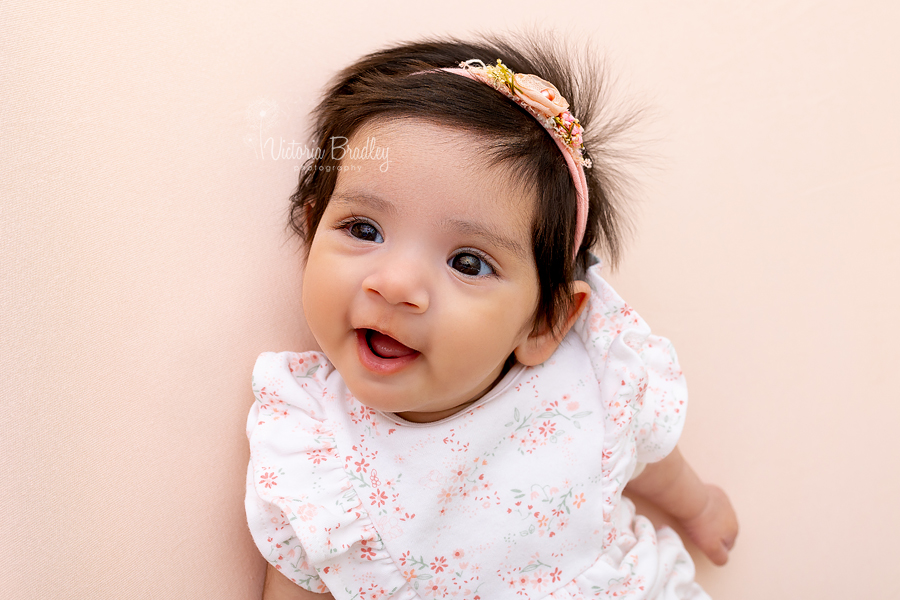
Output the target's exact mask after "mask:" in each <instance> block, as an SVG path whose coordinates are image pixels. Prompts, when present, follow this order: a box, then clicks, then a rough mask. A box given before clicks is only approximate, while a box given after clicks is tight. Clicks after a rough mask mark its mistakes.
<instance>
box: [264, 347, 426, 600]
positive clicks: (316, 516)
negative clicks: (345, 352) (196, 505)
mask: <svg viewBox="0 0 900 600" xmlns="http://www.w3.org/2000/svg"><path fill="white" fill-rule="evenodd" d="M304 357H305V358H310V357H311V358H312V360H311V361H304V363H305V366H304V367H303V368H302V369H297V368H296V363H297V362H298V359H300V358H304ZM326 366H330V365H329V364H328V363H327V361H325V359H324V357H323V356H322V355H319V354H317V353H305V354H302V355H298V354H294V353H289V352H284V353H281V354H272V353H267V354H264V355H262V356H260V358H259V360H258V361H257V365H256V368H254V393H255V394H256V397H257V402H256V405H255V406H254V410H251V413H250V417H249V418H248V426H247V435H248V437H249V439H250V467H249V468H248V494H247V517H248V520H249V521H250V525H251V527H250V529H251V532H252V533H253V536H254V541H255V542H256V545H257V546H258V547H259V549H260V552H261V553H262V555H263V556H264V557H266V559H267V560H268V561H269V562H270V563H272V564H273V565H274V566H275V567H276V568H277V569H279V570H280V571H281V572H282V573H283V574H284V575H286V576H287V577H288V578H289V579H291V580H292V581H294V582H295V583H297V584H298V585H300V586H301V587H304V588H305V589H308V590H311V591H323V590H322V587H323V586H322V585H320V583H321V584H324V586H327V588H328V589H329V590H332V591H334V590H342V589H347V590H348V592H351V593H350V594H349V595H350V596H356V595H357V594H358V595H359V596H365V597H368V596H374V597H388V598H395V599H396V600H407V599H409V600H412V599H415V598H419V596H418V595H417V593H416V592H415V590H414V589H413V588H412V587H411V586H410V584H409V582H408V581H407V580H406V579H405V578H404V577H403V574H402V572H401V571H400V568H399V566H398V565H397V564H396V563H395V562H394V560H393V559H392V558H391V556H390V555H389V554H388V552H387V549H386V548H385V545H384V543H383V541H382V540H381V537H380V536H379V534H378V532H377V530H376V528H375V525H374V523H373V522H372V519H371V517H370V516H369V514H368V512H367V511H366V509H365V508H364V506H363V503H362V500H361V499H360V498H359V496H358V495H357V492H356V490H355V488H354V487H353V484H352V483H351V481H350V478H349V476H348V475H347V473H346V472H345V470H344V457H343V456H341V455H340V454H339V452H338V449H337V446H336V443H335V436H334V431H333V428H332V426H331V424H330V423H329V422H328V421H325V420H321V419H319V418H316V417H314V416H312V415H313V414H324V413H323V411H322V410H321V405H317V404H316V403H315V401H314V400H313V399H314V398H315V397H317V392H318V395H319V396H321V395H322V394H323V393H324V391H323V390H324V389H325V388H324V385H323V384H324V377H321V375H322V374H321V373H319V374H318V375H319V376H318V377H317V376H316V375H317V373H316V371H317V370H318V369H321V368H322V367H326ZM272 389H277V390H280V391H279V392H278V394H279V395H280V397H279V398H278V400H279V401H281V402H284V403H286V404H289V405H291V406H292V407H296V408H297V409H300V410H284V411H282V412H280V413H279V412H278V411H277V410H274V411H273V412H272V414H270V415H269V416H268V417H267V416H265V415H264V414H263V411H262V410H261V407H263V406H265V405H267V404H269V405H271V403H272V398H271V397H270V396H267V395H266V394H262V395H261V394H260V391H262V390H272ZM275 408H276V409H277V406H276V407H275ZM261 414H262V415H263V416H260V415H261ZM268 465H277V467H278V468H277V469H274V468H273V469H270V468H269V467H268ZM287 473H290V474H291V475H290V478H288V477H287V475H286V474H287ZM282 475H284V477H283V479H284V481H282V480H281V479H279V477H281V476H282ZM302 481H306V482H309V481H315V482H316V484H315V485H314V486H312V487H311V488H309V489H304V488H301V487H300V485H299V482H302ZM251 489H252V490H253V491H254V492H255V498H253V495H252V494H251V493H249V492H250V490H251ZM278 540H281V541H280V542H279V541H278ZM276 546H277V547H276ZM273 549H274V550H273ZM292 550H293V552H291V551H292ZM289 554H290V555H289ZM288 555H289V556H288ZM348 560H352V561H353V562H354V564H355V570H354V572H353V573H351V572H347V573H344V572H343V571H342V570H341V568H340V564H341V562H342V561H348ZM351 578H352V579H351ZM362 581H368V582H379V583H378V584H375V583H372V584H365V585H364V586H363V588H362V589H361V588H360V582H362ZM367 586H368V587H367Z"/></svg>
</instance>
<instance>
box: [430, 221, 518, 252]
mask: <svg viewBox="0 0 900 600" xmlns="http://www.w3.org/2000/svg"><path fill="white" fill-rule="evenodd" d="M441 227H442V228H443V229H449V230H452V231H455V232H457V233H460V234H463V235H470V236H474V237H478V238H482V239H484V240H485V241H486V242H487V243H488V244H491V245H492V246H497V247H500V248H506V249H507V250H509V251H510V252H512V253H513V254H515V255H516V257H517V258H519V259H521V260H524V261H527V260H528V252H527V250H526V249H525V247H524V246H523V245H522V244H520V243H519V242H518V240H515V239H512V238H508V237H506V236H503V235H500V234H499V233H497V232H496V231H492V230H490V229H488V228H487V227H485V226H484V225H482V224H480V223H475V222H473V221H463V220H458V219H447V220H445V221H443V222H442V223H441Z"/></svg>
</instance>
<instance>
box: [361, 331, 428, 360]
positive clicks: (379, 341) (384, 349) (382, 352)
mask: <svg viewBox="0 0 900 600" xmlns="http://www.w3.org/2000/svg"><path fill="white" fill-rule="evenodd" d="M365 332H366V333H365V335H366V344H367V345H368V346H369V350H371V351H372V354H374V355H375V356H377V357H378V358H402V357H404V356H410V355H412V354H418V353H419V352H418V350H413V349H412V348H410V347H409V346H405V345H403V344H401V343H400V342H398V341H397V340H395V339H394V338H392V337H391V336H389V335H385V334H383V333H381V332H380V331H375V330H374V329H366V330H365Z"/></svg>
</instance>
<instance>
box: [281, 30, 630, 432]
mask: <svg viewBox="0 0 900 600" xmlns="http://www.w3.org/2000/svg"><path fill="white" fill-rule="evenodd" d="M468 59H481V60H483V61H484V62H485V63H488V64H493V63H495V62H496V60H497V59H501V60H502V61H503V64H504V65H506V66H507V67H509V68H510V69H511V70H512V71H514V72H516V73H528V74H535V75H538V76H540V77H542V78H543V79H546V80H548V81H550V82H552V83H553V84H555V85H556V86H557V88H558V89H559V92H560V93H561V94H562V95H563V96H564V97H566V98H568V99H569V101H570V102H571V105H570V111H571V113H573V114H575V115H577V116H578V117H579V118H580V120H581V124H582V126H583V127H584V129H585V130H586V138H585V146H586V151H587V152H590V153H591V155H592V158H593V159H594V162H595V166H594V168H592V169H586V170H583V171H582V172H584V173H585V174H586V176H587V177H586V189H587V209H588V210H587V219H586V225H585V226H584V233H583V236H582V238H581V240H580V243H579V244H578V248H577V250H576V248H575V244H576V241H577V240H578V237H579V233H580V232H579V231H578V226H577V221H578V212H579V209H578V207H577V196H578V192H577V189H578V186H577V184H576V183H575V181H574V180H573V176H574V174H575V171H574V167H572V166H571V162H572V161H571V158H570V159H569V162H568V163H567V157H566V156H565V155H564V153H563V151H562V150H561V146H560V145H559V144H558V143H557V142H556V141H555V140H554V138H553V137H552V136H551V135H550V133H549V132H548V130H547V129H545V127H544V125H542V124H541V123H540V122H539V121H538V119H536V118H535V116H534V115H533V114H530V113H529V112H527V111H526V110H525V109H523V108H522V107H521V106H519V105H518V104H516V103H515V102H513V101H512V100H510V99H509V98H508V97H507V96H505V95H503V94H501V93H499V92H498V91H496V90H495V89H494V88H492V87H491V86H490V85H487V84H486V83H483V82H481V81H478V80H475V79H471V78H469V77H465V76H461V75H460V74H458V73H453V72H447V71H443V70H441V69H443V68H453V67H457V66H458V65H459V64H460V62H461V61H465V60H468ZM580 66H586V65H580ZM570 67H571V66H570V65H566V64H565V62H564V61H562V60H560V58H559V57H555V56H552V55H551V54H548V53H543V52H542V51H540V50H537V49H535V48H534V46H533V45H528V44H525V45H515V46H514V45H512V44H510V43H502V44H496V45H495V44H489V43H476V44H470V43H463V42H456V41H451V42H429V43H420V44H410V45H404V46H399V47H396V48H391V49H388V50H385V51H382V52H378V53H375V54H372V55H370V56H367V57H365V58H363V59H362V60H360V61H359V62H358V63H356V64H355V65H353V66H351V67H350V68H349V69H347V70H345V71H344V72H343V73H341V74H340V76H339V77H338V79H337V81H336V83H335V84H334V86H333V87H332V88H331V89H330V90H329V91H328V93H327V94H326V96H325V99H324V100H323V101H322V103H321V104H320V105H319V107H318V109H317V121H316V129H315V138H316V140H317V142H318V143H319V147H320V148H321V149H322V150H323V152H322V153H321V155H320V156H319V157H318V158H316V159H314V160H313V161H311V163H310V164H308V165H306V166H307V168H306V169H304V171H303V174H302V175H301V179H300V184H299V187H298V189H297V192H296V193H295V194H294V196H293V197H292V201H293V204H292V210H291V223H292V227H293V229H294V230H295V231H296V232H297V233H298V234H299V235H300V236H301V237H302V238H303V239H304V241H305V244H306V249H307V265H306V269H305V274H304V293H303V296H304V308H305V310H306V314H307V318H308V320H309V323H310V328H311V329H312V332H313V334H314V336H315V337H316V339H317V341H318V342H319V344H320V345H321V346H322V349H323V350H324V351H325V353H326V355H327V356H328V357H329V359H330V360H331V361H332V362H333V363H334V364H335V366H336V367H337V369H338V371H339V372H340V373H341V374H342V375H343V377H344V379H345V380H346V382H347V385H348V387H349V388H350V390H351V391H352V392H353V393H354V394H355V395H356V396H357V397H358V398H359V399H360V400H361V401H363V402H364V403H365V404H367V405H369V406H372V407H373V408H376V409H380V410H384V411H388V412H396V413H400V414H401V415H402V416H404V417H406V418H408V419H411V420H434V419H437V418H441V417H443V416H446V415H448V414H452V413H453V412H456V411H458V410H460V409H461V408H462V407H464V406H466V405H468V404H469V403H471V402H473V401H474V400H476V399H477V398H479V397H480V396H482V395H483V394H484V393H485V392H486V391H488V390H489V389H490V388H491V387H492V386H493V385H494V383H496V381H497V380H498V379H499V378H500V376H501V375H502V374H503V373H504V372H505V370H506V369H507V368H508V367H509V365H510V364H511V362H512V359H513V357H515V359H517V360H518V361H519V362H521V363H523V364H526V365H536V364H540V363H541V362H543V361H544V360H546V359H547V358H549V356H550V355H551V354H552V353H553V351H554V350H555V349H556V347H557V346H558V344H559V343H560V341H561V339H562V336H563V335H564V334H565V333H566V331H567V330H568V329H569V328H570V327H571V325H572V323H573V322H574V320H575V318H576V317H577V315H578V313H579V311H580V309H581V308H582V307H583V305H584V302H585V301H586V299H587V296H588V294H589V289H588V287H587V285H586V284H585V283H584V282H581V281H578V279H577V275H578V273H580V272H582V271H583V270H585V269H586V268H587V267H588V266H589V265H590V263H591V260H592V258H591V254H590V251H591V249H592V248H596V247H599V248H600V249H601V250H602V251H604V252H605V254H606V255H607V257H608V258H609V259H610V260H611V261H613V262H614V261H615V259H616V258H617V257H618V252H619V243H620V242H619V240H620V232H619V227H620V223H619V220H620V219H619V217H618V214H617V211H616V209H615V206H614V204H613V202H612V201H611V200H612V198H611V192H612V191H614V189H615V188H614V187H613V186H612V185H611V182H610V180H609V179H607V178H608V176H609V174H610V172H612V169H609V170H607V169H605V168H604V166H605V165H603V164H602V162H601V164H597V163H598V161H597V159H598V158H602V155H603V152H602V151H603V149H605V147H606V141H605V139H603V138H604V136H606V135H608V134H609V133H610V127H606V128H605V131H599V130H598V129H599V128H597V129H594V130H592V127H594V125H593V124H592V123H591V119H590V116H591V115H590V113H591V111H592V109H593V107H594V106H593V104H594V101H595V100H597V99H598V93H597V92H598V89H597V85H591V83H592V82H593V83H595V84H599V82H600V81H602V78H601V74H600V73H599V72H598V73H585V74H581V75H579V74H578V73H576V72H574V71H573V70H572V69H571V68H570ZM591 78H593V79H591ZM576 81H577V82H579V84H580V85H582V89H580V90H578V89H575V87H574V83H575V82H576ZM585 86H586V87H588V88H591V89H588V90H585V89H584V87H585ZM585 93H586V94H587V95H586V96H584V94H585ZM613 129H615V127H613ZM612 133H614V132H612ZM332 148H340V149H339V150H337V151H334V152H333V151H332ZM366 148H368V149H369V151H370V152H369V156H367V155H366V152H365V149H366ZM374 148H379V149H381V150H382V154H381V155H380V156H379V158H378V160H373V159H372V158H374V157H371V150H373V149H374ZM383 152H387V156H389V159H387V157H386V156H384V154H383ZM579 157H580V155H579ZM338 167H339V168H338ZM579 169H580V167H579ZM582 212H583V209H582Z"/></svg>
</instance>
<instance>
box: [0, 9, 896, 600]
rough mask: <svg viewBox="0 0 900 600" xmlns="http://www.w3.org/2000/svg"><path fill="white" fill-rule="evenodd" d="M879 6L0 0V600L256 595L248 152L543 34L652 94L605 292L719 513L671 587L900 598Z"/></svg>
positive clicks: (257, 340) (887, 24) (889, 158)
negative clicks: (675, 400) (388, 66)
mask: <svg viewBox="0 0 900 600" xmlns="http://www.w3.org/2000/svg"><path fill="white" fill-rule="evenodd" d="M851 6H852V7H851ZM898 6H900V5H898V4H897V3H896V2H893V1H890V0H882V1H871V2H864V3H854V4H853V5H851V4H850V3H843V2H837V1H819V2H812V1H807V0H798V1H796V2H781V1H776V0H762V1H760V2H718V3H713V2H701V1H698V0H688V1H685V2H679V3H663V2H648V1H630V2H626V1H624V0H620V1H615V2H611V1H601V2H597V1H577V2H569V3H563V4H555V5H552V10H550V7H551V5H548V4H547V3H546V2H536V1H533V0H523V1H521V2H517V3H507V4H500V3H496V2H483V1H471V0H458V1H457V2H454V3H452V4H450V5H449V7H450V8H441V9H425V8H422V7H423V4H421V3H419V2H411V1H408V0H405V1H402V2H396V3H393V4H391V5H384V6H375V5H374V3H364V2H345V3H331V2H329V3H326V2H316V3H298V2H287V1H284V0H281V1H273V2H264V3H262V2H260V3H249V2H248V3H237V2H233V1H230V0H227V1H223V0H218V1H216V2H211V1H209V0H203V1H202V2H193V3H189V4H188V3H181V2H171V1H160V0H154V1H152V2H127V3H122V2H106V3H95V2H91V3H86V2H79V3H64V2H56V3H45V2H27V3H26V2H21V1H14V2H10V1H6V2H3V3H2V4H0V160H2V170H0V193H2V209H0V225H2V237H0V267H2V288H0V307H2V322H0V335H2V348H0V352H2V354H0V367H2V374H3V386H2V391H0V394H2V405H0V406H2V408H0V424H2V437H0V481H2V484H0V486H2V487H0V501H2V518H0V522H2V523H0V534H2V535H0V539H2V549H0V590H3V592H2V595H3V596H4V597H7V598H9V597H11V598H15V599H21V600H24V599H37V598H79V599H80V598H85V599H88V598H134V599H143V598H147V599H150V598H154V599H155V598H217V599H232V598H233V599H238V598H253V597H258V594H259V590H260V585H261V581H262V579H261V577H262V573H263V562H262V560H261V559H260V558H259V556H258V555H257V553H256V551H255V549H254V547H253V546H252V543H251V541H250V537H249V535H248V532H247V530H246V525H245V523H244V515H243V506H242V496H243V480H244V469H245V465H246V459H247V448H246V440H245V438H244V433H243V429H244V418H245V415H246V411H247V408H248V406H249V404H250V403H251V399H252V396H251V393H250V389H249V374H250V369H251V366H252V364H253V361H254V358H255V356H256V355H257V354H258V353H259V352H261V351H264V350H282V349H303V348H304V347H308V346H309V344H310V343H311V342H310V338H309V336H308V333H307V330H306V329H305V325H304V322H303V319H302V316H301V312H300V308H299V304H298V298H299V296H298V281H299V270H298V267H299V264H298V259H297V255H296V252H295V250H296V249H295V246H294V244H293V243H292V242H290V241H288V238H287V236H286V235H285V233H284V229H283V224H284V211H285V205H286V203H285V201H286V197H287V196H288V195H289V193H290V191H291V188H292V185H293V182H294V180H295V173H294V172H293V167H294V166H295V164H296V162H294V161H289V160H282V161H274V160H272V159H271V157H265V156H264V155H260V153H259V140H260V136H262V139H267V138H268V137H273V138H274V139H275V140H278V138H279V137H283V138H286V139H288V140H290V139H297V140H298V141H303V140H305V138H304V126H305V114H306V112H307V111H308V109H309V108H310V106H311V105H312V103H313V101H314V100H315V98H316V96H317V94H318V92H319V90H320V89H321V87H322V85H323V84H324V83H325V82H326V80H327V79H328V77H330V76H331V75H332V74H333V73H334V71H335V70H336V69H337V68H339V67H341V66H343V65H346V64H347V63H348V61H350V60H352V59H354V58H356V57H358V56H359V55H360V54H361V53H362V52H365V51H368V50H372V49H375V48H377V47H380V46H382V45H384V44H386V43H388V42H391V41H396V40H401V39H410V38H415V37H419V36H422V35H426V34H436V33H453V34H459V35H465V34H468V33H471V32H473V31H475V30H477V29H492V28H493V29H496V28H501V27H502V28H507V27H511V28H515V27H522V26H528V25H533V24H536V23H540V24H541V25H546V26H553V27H556V28H557V30H558V31H559V32H560V35H562V36H564V37H567V38H571V39H581V38H584V37H585V36H591V37H592V40H593V42H592V44H593V45H594V46H595V47H596V48H598V49H599V50H602V51H604V52H607V53H608V54H609V55H610V57H611V62H612V65H613V69H614V72H615V73H616V74H617V75H618V79H619V89H620V90H621V91H622V92H624V93H625V94H624V95H626V96H631V97H633V98H637V99H639V100H640V101H641V102H643V103H645V104H647V105H649V106H651V107H652V109H653V118H652V119H651V120H649V121H648V124H647V126H646V127H645V128H644V130H643V136H644V139H651V140H653V141H652V142H651V143H650V144H648V145H646V146H644V148H645V152H646V155H647V156H648V159H647V160H646V161H645V163H644V167H645V168H643V169H642V170H641V171H639V172H638V177H639V180H640V183H641V185H640V188H639V190H638V198H639V199H640V200H639V203H640V205H639V208H638V211H637V214H638V225H639V226H638V233H637V235H636V236H635V237H634V239H633V241H632V242H631V244H630V246H629V251H628V254H627V258H626V260H625V262H624V265H623V266H622V268H621V270H620V272H619V273H618V274H616V275H615V276H614V277H612V279H613V282H614V284H615V285H616V286H617V287H618V289H619V291H620V292H621V293H622V295H623V296H624V297H626V298H628V299H629V301H630V302H631V303H632V304H633V305H634V306H635V307H637V309H638V310H640V311H641V313H642V314H643V316H644V317H645V318H646V319H647V320H648V321H649V322H650V324H651V325H652V326H653V327H654V328H655V330H656V331H657V332H659V333H661V334H663V335H667V336H669V337H671V338H672V339H673V340H674V342H675V344H676V347H677V348H678V350H679V354H680V357H681V359H682V362H683V366H684V368H685V370H686V372H687V374H688V379H689V381H690V383H691V392H692V396H691V398H692V400H691V401H692V408H691V412H690V419H689V420H688V425H687V427H686V430H685V433H684V437H683V441H682V448H683V451H684V453H685V454H686V455H687V456H688V457H689V458H690V459H691V460H692V462H693V463H694V465H695V466H696V468H697V470H698V471H699V472H701V473H702V474H703V475H704V476H705V477H707V478H708V479H710V480H712V481H716V482H718V483H720V484H721V485H722V486H723V487H725V488H726V489H727V490H728V491H729V492H730V494H731V497H732V499H733V501H734V504H735V506H736V508H737V510H738V513H739V516H740V519H741V526H742V531H741V535H740V537H739V539H738V544H737V547H736V548H735V550H734V552H733V554H732V558H731V562H730V563H729V565H728V566H727V567H725V568H721V569H718V568H715V567H713V566H712V565H711V564H710V563H709V562H708V561H707V560H706V559H705V558H703V557H699V556H697V555H696V552H695V557H696V558H697V562H698V570H699V573H698V579H699V580H700V581H701V583H703V584H704V586H706V587H707V589H708V590H709V591H710V592H711V593H712V594H713V596H714V597H717V598H729V599H732V600H740V599H751V598H761V597H765V598H769V597H772V598H846V597H854V598H868V597H883V598H886V597H900V583H898V578H897V577H896V575H895V574H893V573H894V571H895V569H896V564H897V562H898V559H900V553H898V551H897V540H898V539H900V516H898V514H897V510H896V506H897V497H898V492H900V485H898V481H900V478H898V472H900V469H898V465H897V456H898V452H900V441H898V440H900V436H897V435H896V430H897V427H898V424H900V402H898V401H897V400H898V392H897V378H896V375H897V369H898V367H897V365H898V364H900V351H898V345H897V342H896V340H897V334H898V329H900V317H898V314H900V311H898V306H900V284H898V276H897V273H898V272H900V240H898V233H897V232H898V226H900V202H898V200H900V119H898V116H897V114H898V107H900V82H898V72H900V71H898V67H897V58H898V56H900V37H898V35H897V31H898V30H900V9H898ZM262 110H266V116H265V118H261V117H260V116H259V115H260V112H261V111H262ZM891 507H894V508H891Z"/></svg>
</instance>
